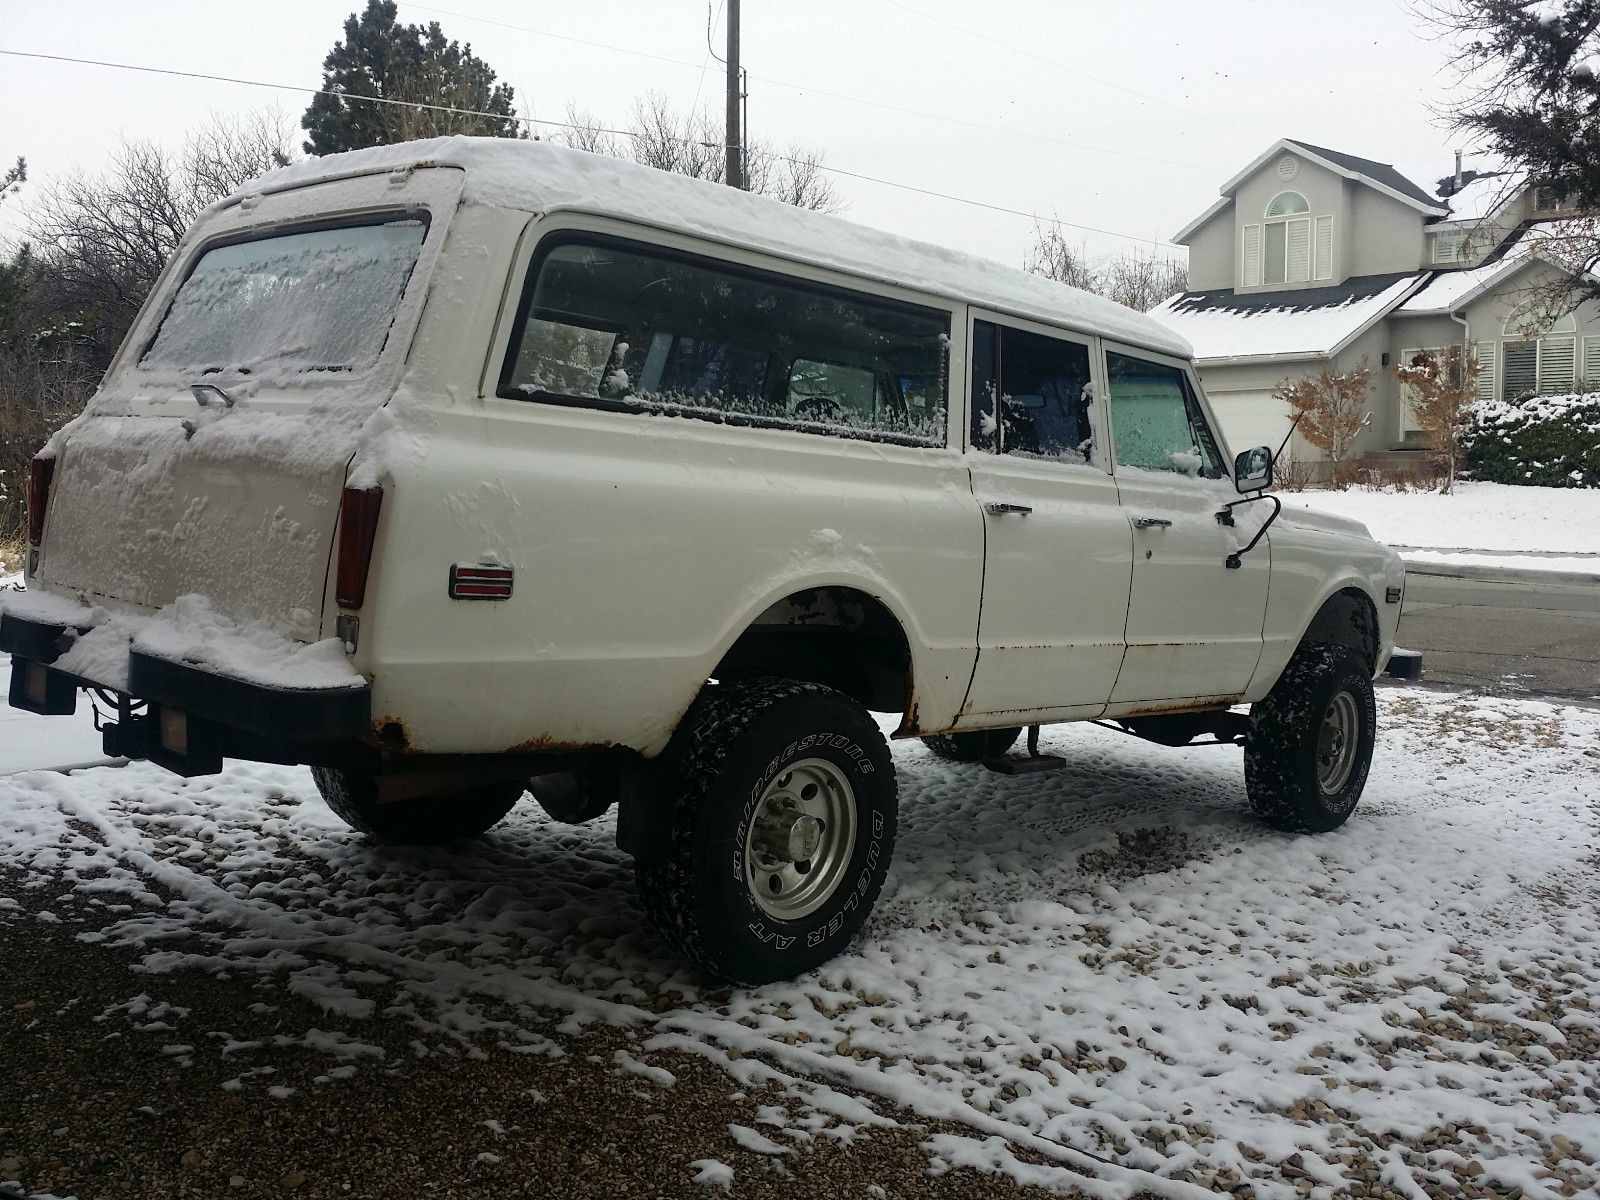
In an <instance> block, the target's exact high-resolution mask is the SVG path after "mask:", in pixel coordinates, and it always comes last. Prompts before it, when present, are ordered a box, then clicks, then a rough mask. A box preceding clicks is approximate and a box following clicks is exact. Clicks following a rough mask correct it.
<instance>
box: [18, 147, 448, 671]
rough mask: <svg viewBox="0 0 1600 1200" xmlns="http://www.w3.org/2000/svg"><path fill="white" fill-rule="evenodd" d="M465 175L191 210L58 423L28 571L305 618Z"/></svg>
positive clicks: (313, 633)
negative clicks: (36, 550)
mask: <svg viewBox="0 0 1600 1200" xmlns="http://www.w3.org/2000/svg"><path fill="white" fill-rule="evenodd" d="M461 184H462V172H461V171H459V170H456V169H447V168H433V169H424V170H415V171H398V172H393V173H388V174H383V175H371V176H362V177H357V178H353V179H345V180H339V181H336V182H327V183H322V184H316V185H311V186H306V187H300V188H295V189H292V190H288V191H284V192H278V193H274V194H268V195H262V196H255V197H246V198H245V199H244V200H243V201H242V202H240V203H236V204H234V205H233V206H232V207H230V208H228V209H224V210H222V211H220V212H217V213H213V214H210V215H209V216H208V217H206V218H203V220H202V223H201V225H199V226H197V228H196V230H194V231H192V232H191V234H190V235H189V237H188V238H187V239H186V242H185V245H184V247H183V248H182V249H180V251H179V253H178V255H177V256H176V257H175V258H174V260H173V262H172V263H171V264H170V265H169V267H168V269H167V272H166V275H165V276H164V278H163V281H162V282H161V283H160V284H158V286H157V288H156V289H155V291H154V292H153V293H152V297H151V300H150V301H149V302H148V303H147V304H146V306H145V309H144V311H143V312H142V313H141V315H140V318H139V320H138V322H137V323H136V324H135V326H134V329H133V331H132V332H131V333H130V334H129V336H128V338H127V340H126V342H125V343H124V345H123V347H122V349H121V350H120V351H119V353H118V358H117V360H116V361H115V362H114V363H113V365H112V369H111V371H110V372H108V375H107V380H106V383H105V385H104V387H103V388H102V390H101V392H100V393H99V394H97V396H96V397H95V398H94V400H92V401H91V403H90V405H89V408H88V410H87V411H86V413H85V416H84V418H83V419H82V420H81V421H80V422H79V424H78V425H77V426H76V427H75V428H73V429H72V430H71V431H70V432H69V434H68V435H67V437H66V438H65V439H64V444H63V445H62V447H61V448H60V452H59V454H58V461H57V465H56V472H55V481H54V487H53V488H52V492H51V504H50V510H49V517H48V521H47V526H46V535H45V543H44V546H43V548H42V551H41V555H40V559H39V562H38V565H37V568H36V570H35V576H36V577H37V578H38V579H39V580H41V581H42V582H44V583H46V584H49V585H52V586H55V587H58V588H64V589H70V590H72V591H74V592H80V593H82V594H84V595H85V596H87V597H90V598H93V599H96V600H101V599H103V600H112V601H118V602H121V603H123V604H127V605H132V606H136V607H138V608H143V609H158V608H161V607H163V606H165V605H168V604H171V603H172V602H173V601H174V600H176V599H177V598H178V597H180V596H186V595H199V596H201V597H204V598H205V600H206V601H207V602H209V603H210V605H211V606H212V607H213V608H214V609H216V610H217V611H218V612H220V613H223V614H225V615H227V616H230V617H236V618H244V619H254V620H264V621H268V622H270V623H271V624H273V625H275V626H277V627H279V628H280V629H282V630H283V631H284V632H286V633H289V634H290V635H291V636H294V637H297V638H300V639H302V640H313V639H315V638H316V637H317V636H318V634H319V628H320V621H321V617H322V611H323V594H324V588H325V584H326V577H327V570H328V561H329V556H330V551H331V547H332V543H333V533H334V528H335V525H336V523H337V516H338V506H339V498H340V493H341V490H342V488H343V485H344V478H345V469H346V466H347V464H348V463H349V461H350V458H351V456H352V454H353V453H354V451H355V449H356V447H357V445H358V443H359V442H360V440H361V438H362V430H363V427H364V426H365V425H366V423H367V421H368V419H369V418H370V417H371V416H372V414H373V412H374V411H375V410H376V409H377V408H379V407H380V406H381V405H383V404H384V403H385V402H386V401H387V400H388V398H389V397H390V396H391V395H392V394H393V392H394V389H395V386H396V384H397V382H398V380H399V378H400V375H401V372H402V370H403V369H404V365H405V355H406V349H407V347H408V345H409V342H410V338H411V334H412V331H413V329H414V327H415V325H416V321H417V317H418V313H419V311H420V309H421V305H422V297H423V295H424V293H425V290H426V285H427V280H428V277H429V275H430V273H431V271H432V268H433V264H434V261H435V260H436V259H437V257H438V252H439V246H440V244H441V243H442V242H443V240H444V236H445V232H446V228H447V226H448V225H449V223H450V217H451V215H452V214H453V212H454V208H455V204H456V202H457V200H458V199H459V196H460V191H461Z"/></svg>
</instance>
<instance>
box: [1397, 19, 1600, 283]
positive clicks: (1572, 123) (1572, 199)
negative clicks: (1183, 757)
mask: <svg viewBox="0 0 1600 1200" xmlns="http://www.w3.org/2000/svg"><path fill="white" fill-rule="evenodd" d="M1429 12H1430V15H1431V16H1432V17H1433V19H1434V20H1435V21H1437V22H1438V23H1440V24H1441V25H1443V26H1444V27H1445V28H1446V29H1447V30H1449V31H1450V32H1451V33H1452V34H1453V35H1454V37H1455V39H1456V42H1457V46H1458V51H1457V57H1456V65H1457V67H1458V68H1459V69H1460V70H1461V73H1462V76H1463V79H1462V84H1463V88H1462V91H1461V97H1462V98H1461V99H1459V100H1458V101H1456V102H1455V103H1454V104H1453V105H1452V106H1451V110H1450V115H1451V117H1452V120H1453V123H1454V125H1455V127H1456V128H1457V129H1460V130H1463V131H1465V132H1467V133H1470V134H1473V135H1475V136H1476V137H1478V138H1480V139H1482V144H1483V149H1485V150H1487V151H1489V152H1490V153H1491V154H1492V155H1494V156H1497V157H1499V158H1501V159H1503V160H1504V161H1505V162H1506V163H1507V164H1508V165H1510V166H1513V167H1520V168H1521V169H1523V170H1524V171H1526V172H1527V175H1528V181H1529V182H1530V183H1531V184H1533V185H1534V186H1536V187H1547V188H1552V189H1554V190H1555V191H1556V192H1557V193H1558V194H1560V195H1561V196H1563V197H1564V198H1565V200H1566V201H1567V202H1569V203H1570V204H1571V205H1572V206H1573V207H1574V208H1577V209H1579V210H1582V211H1586V212H1589V213H1595V212H1600V0H1535V2H1533V3H1530V2H1529V0H1437V2H1436V3H1434V4H1433V5H1432V6H1431V7H1430V9H1429ZM1562 243H1563V244H1562V247H1561V250H1562V253H1561V254H1560V255H1559V257H1560V258H1561V260H1562V263H1563V266H1564V267H1565V268H1566V270H1567V275H1566V278H1565V279H1563V280H1562V286H1563V287H1564V288H1565V289H1566V291H1567V294H1568V295H1569V297H1570V298H1571V299H1572V300H1577V299H1581V298H1584V297H1586V296H1600V285H1597V284H1596V283H1595V281H1594V280H1592V279H1591V278H1589V276H1588V272H1589V271H1591V270H1593V269H1594V268H1595V267H1596V265H1597V264H1600V229H1591V230H1590V231H1589V233H1588V234H1587V235H1585V236H1583V237H1581V238H1580V239H1578V241H1577V243H1576V244H1575V243H1574V242H1573V241H1572V239H1571V238H1570V237H1563V239H1562Z"/></svg>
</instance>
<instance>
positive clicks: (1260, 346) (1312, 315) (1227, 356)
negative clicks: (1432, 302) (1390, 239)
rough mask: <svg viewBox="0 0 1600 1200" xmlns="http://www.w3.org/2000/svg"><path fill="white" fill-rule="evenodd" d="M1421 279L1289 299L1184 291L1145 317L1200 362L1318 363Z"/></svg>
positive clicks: (1377, 280)
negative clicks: (1184, 342) (1185, 342)
mask: <svg viewBox="0 0 1600 1200" xmlns="http://www.w3.org/2000/svg"><path fill="white" fill-rule="evenodd" d="M1425 278H1427V276H1426V273H1407V274H1399V275H1367V276H1361V277H1358V278H1355V279H1348V280H1346V281H1345V282H1344V283H1342V284H1340V285H1338V286H1337V287H1325V288H1304V289H1300V290H1297V291H1292V292H1253V293H1246V294H1244V295H1238V294H1236V293H1234V292H1232V291H1229V290H1219V291H1211V292H1184V293H1183V294H1181V295H1178V296H1174V297H1172V299H1170V300H1167V301H1166V302H1165V303H1163V304H1159V305H1157V306H1156V307H1155V308H1153V309H1151V310H1150V315H1151V316H1152V317H1154V318H1155V319H1156V320H1158V321H1161V322H1162V323H1163V324H1166V325H1169V326H1171V327H1172V328H1173V329H1175V330H1176V331H1177V332H1178V333H1179V334H1181V335H1182V336H1184V337H1186V338H1188V339H1189V341H1190V342H1191V343H1193V345H1194V354H1195V359H1196V360H1197V361H1198V362H1200V363H1202V364H1204V363H1208V362H1212V363H1214V362H1219V361H1235V360H1250V359H1260V360H1271V359H1294V358H1323V357H1331V356H1332V355H1334V354H1337V353H1339V351H1341V350H1343V349H1344V348H1345V347H1346V346H1348V345H1349V344H1350V343H1351V342H1352V341H1354V340H1355V339H1356V338H1357V337H1359V336H1360V335H1361V334H1362V333H1364V332H1365V331H1366V330H1367V329H1369V328H1371V327H1372V325H1374V324H1375V323H1376V322H1378V321H1380V320H1382V319H1383V317H1384V316H1385V314H1387V313H1388V312H1389V311H1390V310H1391V309H1393V308H1394V307H1395V305H1396V304H1398V303H1399V302H1400V301H1401V300H1403V299H1404V298H1405V297H1406V296H1407V295H1409V294H1410V292H1411V290H1412V289H1413V288H1415V287H1416V286H1417V285H1418V283H1419V282H1421V281H1422V280H1423V279H1425Z"/></svg>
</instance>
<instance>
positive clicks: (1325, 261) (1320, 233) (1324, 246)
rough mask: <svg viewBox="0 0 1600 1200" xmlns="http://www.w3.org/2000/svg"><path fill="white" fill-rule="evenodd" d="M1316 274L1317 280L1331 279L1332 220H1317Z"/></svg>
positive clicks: (1322, 218)
mask: <svg viewBox="0 0 1600 1200" xmlns="http://www.w3.org/2000/svg"><path fill="white" fill-rule="evenodd" d="M1316 241H1317V272H1316V278H1318V279H1332V278H1333V218H1332V217H1318V218H1317V238H1316Z"/></svg>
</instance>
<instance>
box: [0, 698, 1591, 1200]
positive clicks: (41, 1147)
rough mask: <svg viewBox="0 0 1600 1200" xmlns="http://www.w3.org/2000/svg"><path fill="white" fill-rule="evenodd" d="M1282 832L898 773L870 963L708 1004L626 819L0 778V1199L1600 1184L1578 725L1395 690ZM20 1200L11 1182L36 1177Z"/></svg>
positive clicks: (1047, 785)
mask: <svg viewBox="0 0 1600 1200" xmlns="http://www.w3.org/2000/svg"><path fill="white" fill-rule="evenodd" d="M1380 704H1381V712H1380V720H1381V722H1382V725H1383V732H1382V733H1381V735H1380V750H1379V754H1378V758H1377V761H1376V764H1375V766H1374V770H1373V776H1372V781H1371V783H1370V784H1369V787H1368V792H1367V797H1366V799H1365V800H1364V801H1363V804H1362V807H1361V808H1360V809H1359V810H1358V811H1357V814H1356V816H1355V817H1354V818H1353V819H1352V821H1351V822H1350V824H1349V825H1348V826H1346V827H1345V828H1344V829H1343V830H1340V831H1338V832H1336V833H1335V834H1332V835H1327V836H1324V837H1320V838H1290V837H1284V836H1282V835H1278V834H1274V833H1271V832H1269V831H1267V830H1264V829H1262V828H1261V827H1260V826H1258V825H1257V824H1256V823H1255V822H1254V821H1253V820H1252V819H1251V818H1250V817H1249V814H1248V812H1247V811H1246V806H1245V803H1244V800H1243V788H1242V783H1241V781H1240V778H1239V756H1238V753H1237V752H1236V751H1232V750H1190V751H1170V750H1165V749H1161V748H1158V747H1152V746H1149V745H1146V744H1144V743H1140V742H1136V741H1134V740H1133V739H1129V738H1125V737H1121V736H1119V735H1116V734H1113V733H1109V732H1106V731H1102V730H1098V729H1093V728H1073V729H1065V730H1054V731H1049V732H1048V733H1047V737H1046V741H1047V744H1049V745H1051V746H1052V747H1053V748H1054V750H1055V751H1056V752H1058V753H1061V754H1063V755H1065V756H1066V757H1067V758H1068V759H1069V761H1070V765H1069V767H1068V768H1067V769H1066V770H1064V771H1062V772H1060V773H1058V774H1056V775H1052V776H1044V777H1032V778H1026V777H1016V778H1008V777H1001V776H994V775H990V774H988V773H985V772H982V771H980V770H977V769H973V768H960V767H952V766H950V765H948V764H945V763H941V762H939V761H937V760H935V759H933V758H932V757H931V756H930V755H928V754H927V753H926V751H924V750H923V749H922V748H921V747H920V746H917V745H914V744H913V745H908V746H900V747H897V748H896V761H897V767H898V769H899V772H900V775H901V787H902V813H903V824H904V829H903V833H902V840H901V844H900V847H899V849H898V850H897V856H896V866H895V868H894V870H893V872H892V874H891V877H890V881H889V885H888V887H887V888H886V889H885V893H884V898H883V900H882V901H881V902H880V906H879V909H878V912H877V913H876V914H875V916H874V917H873V919H872V921H871V923H870V924H869V926H868V928H867V930H866V931H865V933H864V934H863V936H862V938H861V939H859V940H858V942H857V944H856V945H855V946H854V947H853V948H852V949H851V951H850V952H849V953H848V954H846V955H844V956H842V957H841V958H839V959H837V960H835V961H834V962H833V963H830V964H828V965H827V966H826V967H824V968H823V969H822V970H820V971H818V972H815V973H814V974H813V975H811V976H807V977H805V978H803V979H801V980H798V981H795V982H794V983H790V984H782V985H771V986H769V987H765V988H759V989H748V990H730V989H716V988H714V987H710V986H708V985H707V984H706V983H705V982H704V981H703V980H699V979H697V978H695V977H694V976H692V975H690V974H689V973H688V972H687V971H685V970H684V969H683V968H682V967H681V966H680V965H679V964H677V963H675V962H674V961H673V960H672V959H671V958H670V956H669V955H668V954H667V952H666V950H665V949H664V947H663V946H662V944H661V943H660V942H659V941H658V940H657V939H656V938H655V937H654V935H653V934H652V933H650V931H649V930H648V929H647V928H645V927H644V926H643V925H642V923H641V920H640V917H639V912H638V908H637V905H636V902H635V899H634V895H633V889H632V882H631V877H630V873H629V870H628V867H627V862H626V860H625V858H623V857H622V856H621V855H619V854H618V853H617V852H616V850H615V849H614V847H613V846H612V844H611V841H610V830H609V827H608V826H607V825H606V824H605V823H600V824H597V825H594V826H585V827H580V828H572V827H565V826H558V825H555V824H553V823H551V822H549V821H547V820H545V819H544V818H543V817H542V815H541V814H539V813H538V812H537V810H535V809H532V808H531V806H530V807H528V808H526V809H519V810H518V812H517V813H516V814H514V816H513V818H512V819H510V820H509V821H508V822H506V824H505V825H503V826H502V827H500V828H499V829H497V830H496V831H494V833H493V834H492V835H491V836H490V837H488V838H486V839H485V840H484V841H483V842H481V843H478V844H474V845H470V846H462V847H455V848H451V849H449V850H440V851H415V850H394V849H385V848H382V847H375V846H372V845H370V844H367V843H364V842H362V841H361V840H359V839H357V838H356V837H354V836H353V835H351V834H349V833H348V832H347V831H345V830H344V829H343V828H342V827H340V826H339V825H338V824H337V822H336V821H335V820H334V819H333V818H332V817H331V815H329V814H328V813H327V811H326V809H325V808H323V806H322V805H321V803H320V801H319V800H317V798H316V797H315V793H314V790H313V789H312V788H311V786H310V783H309V779H308V778H307V776H306V774H305V773H304V772H303V771H295V770H289V769H282V768H271V767H252V766H247V765H238V766H231V767H230V769H229V771H228V772H227V773H225V774H224V775H223V776H220V777H217V778H215V779H202V780H193V781H188V782H185V781H181V780H177V779H175V778H173V777H171V776H168V775H165V774H164V773H162V772H160V771H159V770H157V769H154V768H150V767H146V766H137V765H136V766H134V767H129V768H126V769H124V770H120V771H118V770H107V769H100V770H93V771H85V772H81V773H77V774H74V775H72V776H70V777H63V776H59V775H46V774H30V775H18V776H12V777H9V778H0V811H3V812H5V813H6V817H5V818H4V820H5V828H6V829H7V830H8V831H9V832H8V833H7V834H6V835H4V836H3V837H0V938H3V940H4V946H5V949H4V955H5V963H6V966H7V968H8V971H7V973H6V975H5V979H4V983H3V984H0V1013H3V1014H4V1017H3V1020H0V1060H3V1061H4V1062H5V1063H6V1064H7V1066H8V1068H10V1069H9V1070H8V1072H7V1074H8V1076H9V1077H10V1078H11V1079H13V1080H15V1081H18V1085H17V1086H16V1087H15V1089H14V1098H13V1101H12V1103H11V1104H10V1106H9V1108H8V1110H7V1112H6V1113H5V1115H4V1116H3V1117H0V1179H11V1180H17V1181H20V1183H21V1184H22V1185H25V1188H26V1189H29V1190H30V1191H31V1192H32V1193H49V1194H54V1195H59V1196H66V1195H77V1196H80V1197H89V1196H101V1195H113V1196H115V1195H130V1194H131V1195H135V1196H178V1195H189V1194H194V1195H205V1196H213V1195H215V1196H247V1195H263V1194H274V1195H276V1194H281V1193H292V1194H295V1195H305V1196H324V1195H326V1196H351V1195H373V1196H385V1197H389V1196H395V1195H400V1194H413V1195H427V1194H443V1195H450V1196H475V1195H485V1196H488V1195H494V1196H502V1195H507V1194H510V1195H529V1196H546V1195H548V1196H591V1195H592V1196H607V1197H613V1196H650V1195H662V1196H699V1195H703V1194H709V1195H712V1196H716V1195H721V1194H724V1192H725V1191H731V1194H733V1195H735V1196H766V1195H772V1196H780V1195H781V1196H812V1195H815V1196H819V1197H821V1196H827V1197H842V1196H907V1197H910V1196H944V1195H949V1196H996V1195H998V1196H1014V1195H1021V1194H1039V1195H1043V1194H1045V1191H1044V1189H1049V1190H1050V1192H1051V1194H1061V1193H1067V1194H1074V1193H1081V1194H1086V1195H1093V1196H1105V1197H1131V1196H1138V1195H1159V1196H1174V1197H1176V1196H1204V1195H1208V1194H1212V1193H1213V1192H1215V1191H1228V1192H1233V1193H1234V1194H1237V1195H1252V1196H1259V1197H1264V1198H1265V1197H1285V1198H1288V1197H1298V1196H1308V1195H1309V1196H1317V1197H1330V1198H1331V1197H1334V1196H1383V1197H1387V1196H1404V1197H1417V1196H1441V1197H1442V1196H1452V1197H1454V1196H1466V1197H1476V1196H1495V1197H1504V1196H1514V1195H1517V1194H1518V1193H1523V1194H1526V1195H1528V1196H1530V1197H1544V1196H1570V1195H1590V1194H1593V1193H1594V1191H1595V1190H1596V1188H1597V1186H1600V1175H1597V1173H1596V1171H1595V1168H1594V1165H1593V1164H1594V1157H1595V1152H1596V1150H1597V1149H1600V1115H1597V1114H1600V1091H1597V1088H1600V1066H1597V1060H1600V1043H1597V1036H1600V916H1597V911H1596V901H1597V898H1600V885H1597V882H1596V879H1597V872H1596V866H1597V865H1600V836H1597V826H1600V782H1597V780H1600V713H1596V712H1594V711H1590V710H1582V709H1574V708H1563V707H1557V706H1552V705H1547V704H1539V703H1533V702H1521V701H1510V700H1494V699H1489V698H1484V697H1463V696H1452V695H1441V694H1437V693H1423V692H1397V691H1386V692H1384V693H1383V695H1382V698H1381V701H1380ZM24 1194H27V1193H26V1192H25V1193H24Z"/></svg>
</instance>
